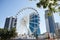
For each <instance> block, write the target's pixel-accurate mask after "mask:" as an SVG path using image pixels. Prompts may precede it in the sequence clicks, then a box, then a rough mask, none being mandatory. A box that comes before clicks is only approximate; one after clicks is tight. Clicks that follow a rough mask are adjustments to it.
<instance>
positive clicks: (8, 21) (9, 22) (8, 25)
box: [4, 17, 17, 30]
mask: <svg viewBox="0 0 60 40" xmlns="http://www.w3.org/2000/svg"><path fill="white" fill-rule="evenodd" d="M16 24H17V18H14V17H8V18H6V21H5V25H4V29H8V30H10V29H11V28H12V27H16Z"/></svg>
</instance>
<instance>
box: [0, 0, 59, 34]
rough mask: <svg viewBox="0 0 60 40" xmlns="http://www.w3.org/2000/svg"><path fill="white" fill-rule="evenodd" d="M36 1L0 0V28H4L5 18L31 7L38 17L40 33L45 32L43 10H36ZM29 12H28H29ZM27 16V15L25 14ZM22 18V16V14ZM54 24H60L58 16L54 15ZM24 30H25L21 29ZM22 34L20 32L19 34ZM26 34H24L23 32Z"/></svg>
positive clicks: (37, 0)
mask: <svg viewBox="0 0 60 40" xmlns="http://www.w3.org/2000/svg"><path fill="white" fill-rule="evenodd" d="M37 2H39V0H36V1H29V0H0V28H4V24H5V19H6V17H10V16H15V15H16V13H18V11H19V10H21V9H22V8H25V7H32V8H35V9H36V10H37V11H38V13H39V15H40V31H41V33H44V32H46V23H45V15H44V14H45V10H44V9H43V8H42V7H41V8H37V6H36V3H37ZM26 12H27V11H26ZM29 12H30V11H29ZM27 14H28V13H27ZM23 16H24V14H23ZM54 20H55V22H58V23H60V16H59V15H58V14H57V13H55V14H54ZM17 28H18V29H17V31H20V29H21V28H20V27H17ZM23 29H24V30H25V28H24V27H23ZM20 33H22V31H21V32H20ZM25 33H26V32H25Z"/></svg>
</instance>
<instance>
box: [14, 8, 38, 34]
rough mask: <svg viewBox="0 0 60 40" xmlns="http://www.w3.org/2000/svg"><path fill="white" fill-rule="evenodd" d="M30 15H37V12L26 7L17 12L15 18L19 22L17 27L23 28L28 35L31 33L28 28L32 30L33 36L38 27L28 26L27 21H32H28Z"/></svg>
mask: <svg viewBox="0 0 60 40" xmlns="http://www.w3.org/2000/svg"><path fill="white" fill-rule="evenodd" d="M30 14H38V11H37V10H36V9H34V8H32V7H26V8H23V9H21V10H19V11H18V13H17V14H16V16H15V17H16V18H17V19H19V18H20V19H19V21H17V25H18V24H19V25H20V26H25V27H26V29H27V31H28V34H29V33H30V32H32V31H31V29H30V28H32V29H34V30H33V32H32V34H33V33H34V32H36V31H37V29H38V27H32V26H29V20H32V19H29V18H30ZM18 22H19V23H18ZM31 24H35V23H33V22H31ZM36 24H37V23H36ZM20 26H19V27H20ZM29 27H30V28H29ZM22 30H23V29H22Z"/></svg>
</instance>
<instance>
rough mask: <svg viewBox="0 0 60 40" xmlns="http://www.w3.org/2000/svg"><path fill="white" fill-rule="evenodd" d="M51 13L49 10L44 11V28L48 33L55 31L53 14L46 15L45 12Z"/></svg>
mask: <svg viewBox="0 0 60 40" xmlns="http://www.w3.org/2000/svg"><path fill="white" fill-rule="evenodd" d="M48 13H51V12H50V11H49V10H46V11H45V21H46V29H47V32H49V33H55V22H54V17H53V14H52V13H51V14H52V15H50V16H48V15H47V14H48Z"/></svg>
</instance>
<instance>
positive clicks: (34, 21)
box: [29, 13, 40, 35]
mask: <svg viewBox="0 0 60 40" xmlns="http://www.w3.org/2000/svg"><path fill="white" fill-rule="evenodd" d="M39 21H40V20H39V14H35V13H32V14H31V15H30V16H29V28H30V30H31V32H32V33H33V34H36V35H40V28H39Z"/></svg>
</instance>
